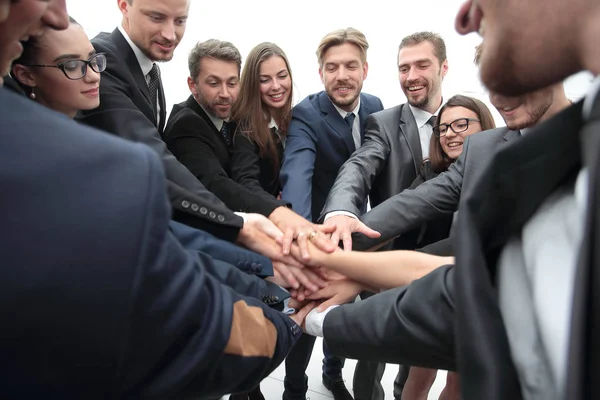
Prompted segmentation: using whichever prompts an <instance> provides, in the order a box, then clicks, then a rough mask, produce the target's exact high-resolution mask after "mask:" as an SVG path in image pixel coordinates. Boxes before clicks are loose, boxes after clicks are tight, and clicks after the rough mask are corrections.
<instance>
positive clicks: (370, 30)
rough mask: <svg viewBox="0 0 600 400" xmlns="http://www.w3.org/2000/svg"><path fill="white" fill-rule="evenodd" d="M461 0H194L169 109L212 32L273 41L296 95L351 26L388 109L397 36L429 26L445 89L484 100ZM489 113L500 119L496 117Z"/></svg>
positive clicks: (578, 87) (576, 82) (397, 93)
mask: <svg viewBox="0 0 600 400" xmlns="http://www.w3.org/2000/svg"><path fill="white" fill-rule="evenodd" d="M462 2H463V0H420V1H414V2H413V1H410V2H409V1H399V0H367V1H364V0H361V1H358V0H345V1H339V0H338V1H335V0H304V1H302V2H287V1H285V0H284V1H281V0H260V1H252V0H218V1H217V0H214V1H206V0H192V5H191V8H190V16H189V20H188V24H187V30H186V34H185V37H184V39H183V40H182V42H181V44H180V45H179V47H178V48H177V50H176V52H175V57H174V58H173V60H172V61H171V62H169V63H166V64H163V65H161V72H162V77H163V83H164V86H165V92H166V97H167V109H168V111H170V110H171V105H172V104H173V103H179V102H181V101H183V100H185V99H186V98H187V96H188V95H189V91H188V88H187V84H186V78H187V76H188V70H187V55H188V52H189V51H190V49H191V48H192V46H193V45H194V44H195V43H196V42H197V41H203V40H207V39H210V38H217V39H221V40H228V41H231V42H233V43H234V44H235V45H236V46H237V47H238V48H239V50H240V52H241V53H242V56H243V57H245V55H246V54H247V53H248V52H249V51H250V49H251V48H252V47H254V46H255V45H256V44H258V43H260V42H263V41H271V42H275V43H277V44H278V45H279V46H280V47H281V48H282V49H283V50H284V51H285V52H286V54H287V55H288V58H289V59H290V63H291V67H292V72H293V77H294V89H295V94H294V100H295V101H296V102H298V101H300V100H302V99H303V98H304V97H306V96H307V95H309V94H311V93H313V92H317V91H320V90H322V84H321V81H320V80H319V75H318V65H317V59H316V56H315V50H316V47H317V45H318V43H319V41H320V39H321V38H322V37H323V36H324V35H325V34H326V33H328V32H329V31H332V30H334V29H338V28H346V27H348V26H352V27H354V28H357V29H359V30H361V31H362V32H363V33H364V34H365V35H366V37H367V40H368V41H369V44H370V48H369V51H368V55H367V59H368V62H369V74H368V77H367V80H366V81H365V84H364V87H363V90H364V91H365V92H367V93H371V94H374V95H376V96H379V97H380V98H381V100H382V101H383V104H384V106H385V107H386V108H387V107H392V106H394V105H397V104H400V103H402V102H404V101H405V100H406V99H405V97H404V95H403V93H402V91H401V90H400V86H399V83H398V75H397V67H396V55H397V49H398V44H399V43H400V40H401V39H402V38H403V37H404V36H406V35H409V34H411V33H413V32H417V31H422V30H431V31H434V32H438V33H440V34H441V35H442V37H443V38H444V39H445V41H446V46H447V49H448V62H449V72H448V75H447V77H446V79H445V81H444V84H443V94H444V97H445V98H448V97H450V96H452V95H454V94H466V95H470V96H474V97H478V98H480V99H481V100H483V101H485V102H486V103H487V104H488V105H489V101H488V99H487V95H486V93H485V90H484V88H483V87H482V86H481V84H480V82H479V78H478V71H477V68H476V67H475V65H474V64H473V55H474V47H475V46H476V45H477V44H478V43H479V42H480V38H479V36H478V35H475V34H472V35H469V36H460V35H458V34H457V33H456V31H455V30H454V17H455V15H456V11H457V10H458V7H459V6H460V4H461V3H462ZM67 7H68V10H69V13H70V14H71V16H72V17H74V18H75V19H76V20H77V21H78V22H79V23H81V24H82V25H83V27H84V28H85V30H86V32H87V33H88V35H89V36H90V38H92V37H94V36H95V35H96V34H97V33H98V32H101V31H107V32H110V31H112V30H113V29H114V28H115V27H116V26H117V24H119V23H120V21H121V14H120V12H119V10H118V8H117V1H116V0H97V1H94V2H92V1H89V0H67ZM590 80H591V78H590V75H589V74H578V75H576V76H573V77H571V78H569V79H568V80H567V81H566V90H567V95H568V96H569V98H571V99H573V100H577V99H579V98H581V97H582V96H583V95H584V94H585V92H586V90H587V87H588V86H589V84H590ZM490 109H492V111H493V112H494V116H495V117H496V121H497V123H498V124H502V125H503V123H502V120H501V118H500V116H499V114H498V113H496V112H495V110H493V108H492V107H491V106H490Z"/></svg>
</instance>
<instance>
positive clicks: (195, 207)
mask: <svg viewBox="0 0 600 400" xmlns="http://www.w3.org/2000/svg"><path fill="white" fill-rule="evenodd" d="M198 208H199V207H198V204H196V203H194V204H192V211H194V212H196V211H198Z"/></svg>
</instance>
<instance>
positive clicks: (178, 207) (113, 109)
mask: <svg viewBox="0 0 600 400" xmlns="http://www.w3.org/2000/svg"><path fill="white" fill-rule="evenodd" d="M94 46H95V47H96V50H97V51H99V52H104V53H107V62H108V66H107V69H106V71H104V72H103V73H102V84H101V85H100V106H99V107H98V108H96V109H94V110H91V111H87V112H82V113H80V114H79V115H78V119H79V120H80V121H82V122H84V123H86V124H88V125H92V126H94V127H96V128H99V129H102V130H104V131H107V132H110V133H113V134H115V135H117V136H120V137H122V138H124V139H127V140H131V141H134V142H139V143H143V144H145V145H147V146H148V147H150V148H151V149H152V150H154V151H155V152H156V153H157V154H158V155H159V156H160V157H161V159H162V162H163V165H164V169H165V171H166V175H167V180H168V181H169V182H170V183H171V184H169V186H168V193H169V198H170V200H171V206H172V207H173V209H174V210H175V214H174V217H175V218H177V219H178V220H180V221H181V222H184V223H186V224H188V225H191V226H194V227H196V228H199V229H202V230H206V231H207V232H210V233H212V234H213V235H215V236H217V237H220V238H222V239H226V240H230V241H234V240H235V239H236V238H237V234H238V233H239V230H240V228H241V227H242V224H243V220H242V219H241V218H240V217H238V216H237V215H235V214H234V213H233V212H232V211H231V210H229V209H228V208H227V207H226V206H225V204H223V202H221V201H220V200H219V199H218V198H217V197H216V196H215V195H214V194H212V193H211V192H209V191H208V190H207V189H206V188H205V187H204V186H203V185H202V184H201V183H200V181H198V179H196V178H195V177H194V175H192V174H191V173H190V172H189V171H188V169H187V168H185V166H183V165H182V164H181V163H179V161H177V159H176V158H175V157H174V156H173V155H172V154H171V153H170V152H169V150H167V147H166V145H165V143H164V142H163V141H162V139H161V137H160V134H159V132H158V130H157V128H156V126H155V125H154V123H153V121H151V120H150V119H148V118H147V117H146V115H144V113H142V112H141V111H140V109H139V108H138V107H137V106H136V104H134V102H133V100H132V96H133V94H132V90H134V89H135V88H132V86H133V85H135V83H134V82H133V80H131V79H129V80H127V79H126V77H125V76H126V74H128V73H129V71H127V70H124V69H125V68H126V65H125V64H124V63H123V62H122V61H121V60H119V57H118V55H117V54H116V53H115V52H114V51H113V50H112V49H111V48H109V47H105V46H103V45H102V44H101V43H98V42H96V43H94ZM107 195H108V194H107ZM202 209H204V210H206V212H205V213H202V212H200V210H202Z"/></svg>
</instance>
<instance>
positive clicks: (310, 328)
mask: <svg viewBox="0 0 600 400" xmlns="http://www.w3.org/2000/svg"><path fill="white" fill-rule="evenodd" d="M336 307H339V305H335V306H330V307H328V308H327V309H326V310H325V311H323V312H318V311H317V309H316V308H315V309H313V310H312V311H311V312H309V313H308V315H307V316H306V319H305V320H304V330H305V331H306V333H308V334H309V335H313V336H320V337H323V323H324V322H325V316H326V315H327V313H328V312H329V311H331V310H333V309H334V308H336Z"/></svg>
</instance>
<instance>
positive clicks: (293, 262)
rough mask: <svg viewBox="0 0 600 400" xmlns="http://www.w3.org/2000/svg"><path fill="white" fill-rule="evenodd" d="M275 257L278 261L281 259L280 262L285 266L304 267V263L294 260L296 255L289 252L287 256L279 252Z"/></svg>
mask: <svg viewBox="0 0 600 400" xmlns="http://www.w3.org/2000/svg"><path fill="white" fill-rule="evenodd" d="M275 259H276V260H278V261H281V262H282V263H284V264H286V265H287V266H290V267H296V268H304V264H302V263H301V262H300V261H298V260H296V257H294V256H293V255H291V254H289V255H287V256H285V255H283V254H280V255H279V256H278V257H276V258H275Z"/></svg>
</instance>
